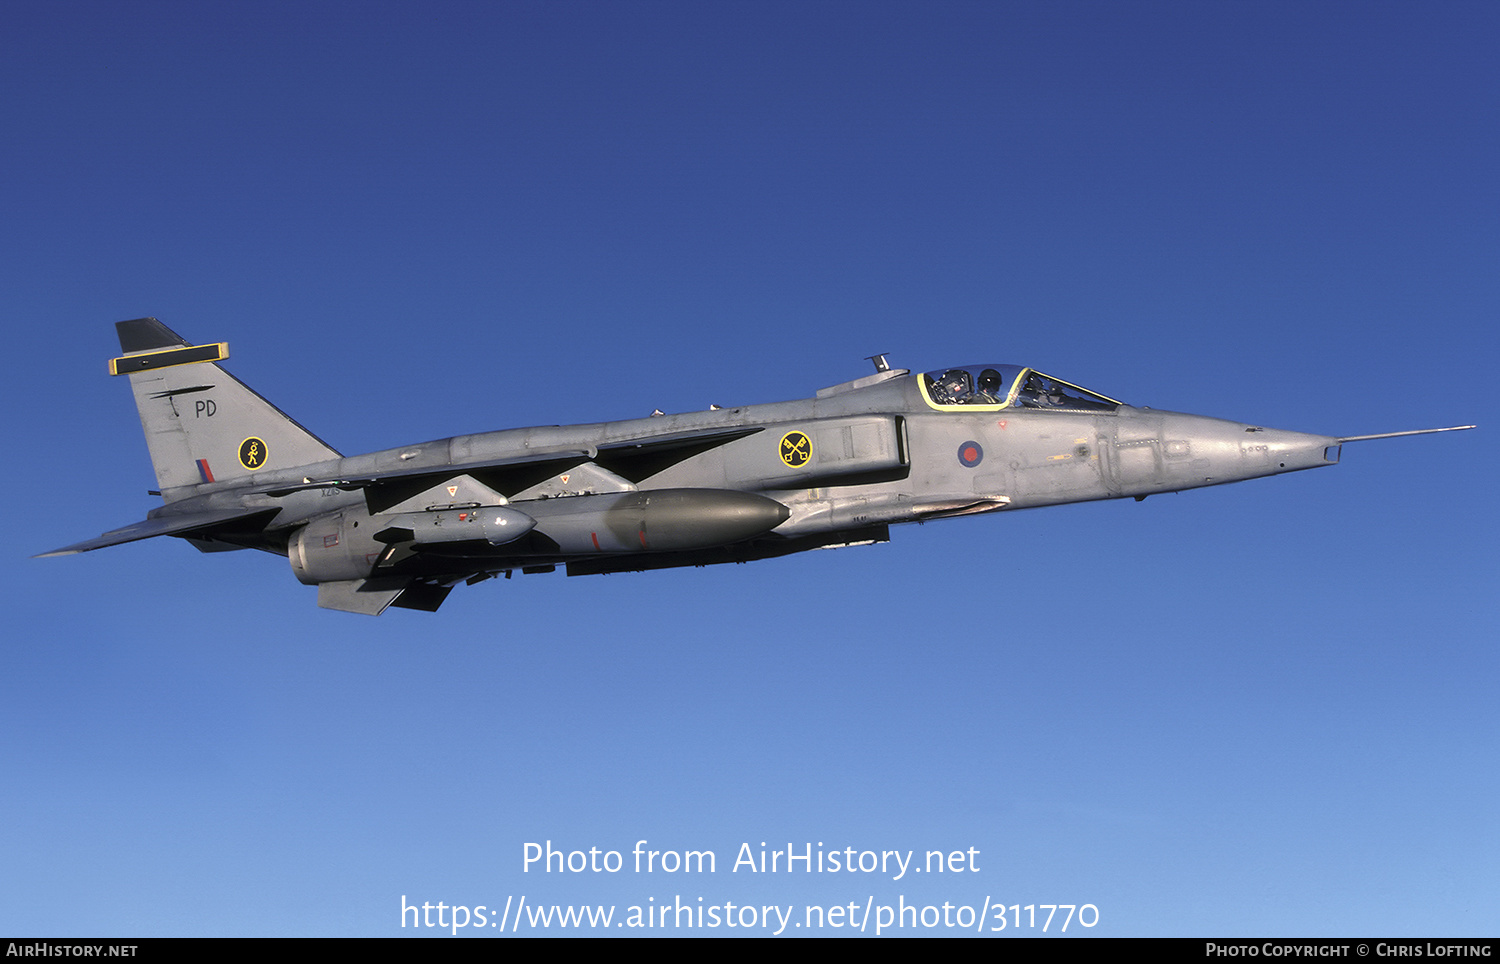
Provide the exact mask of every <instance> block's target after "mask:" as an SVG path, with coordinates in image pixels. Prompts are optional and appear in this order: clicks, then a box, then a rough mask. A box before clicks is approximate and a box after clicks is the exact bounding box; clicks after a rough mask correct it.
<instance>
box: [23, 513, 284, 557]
mask: <svg viewBox="0 0 1500 964" xmlns="http://www.w3.org/2000/svg"><path fill="white" fill-rule="evenodd" d="M272 511H274V510H272ZM266 514H267V510H266V509H265V508H257V509H245V508H237V509H212V510H208V511H204V512H193V513H189V514H187V515H174V516H164V517H162V518H158V519H147V520H146V521H144V522H137V523H136V524H135V525H129V526H126V527H125V528H123V529H112V530H110V531H109V532H106V533H104V534H103V535H102V536H97V537H95V538H93V539H87V540H85V541H83V542H75V543H73V544H72V545H71V546H63V547H62V548H61V549H53V550H52V551H51V552H42V553H38V554H37V555H35V556H33V557H32V558H33V559H45V558H47V557H48V556H71V555H75V554H76V553H80V552H89V551H90V550H93V549H103V548H104V547H106V546H118V545H123V544H125V543H127V542H138V541H140V540H141V539H151V538H153V537H155V536H182V535H187V534H189V533H192V532H198V531H200V530H205V529H216V528H218V527H220V526H223V525H225V524H227V523H230V522H238V521H240V520H242V519H248V518H250V517H251V516H257V515H266Z"/></svg>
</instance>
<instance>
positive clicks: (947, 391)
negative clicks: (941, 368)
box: [932, 368, 969, 402]
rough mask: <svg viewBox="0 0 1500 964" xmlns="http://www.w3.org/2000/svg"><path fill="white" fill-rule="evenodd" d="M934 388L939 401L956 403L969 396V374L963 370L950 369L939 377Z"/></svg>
mask: <svg viewBox="0 0 1500 964" xmlns="http://www.w3.org/2000/svg"><path fill="white" fill-rule="evenodd" d="M932 387H933V388H934V389H935V390H936V392H935V393H936V394H937V396H938V398H939V400H941V401H944V402H956V401H958V400H960V399H962V398H963V397H964V396H965V395H967V394H969V373H968V372H966V371H964V370H963V369H962V368H954V369H950V370H949V371H946V372H943V374H942V375H940V376H938V380H937V381H936V382H934V383H933V386H932Z"/></svg>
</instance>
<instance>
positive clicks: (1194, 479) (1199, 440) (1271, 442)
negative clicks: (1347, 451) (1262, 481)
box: [1115, 413, 1339, 495]
mask: <svg viewBox="0 0 1500 964" xmlns="http://www.w3.org/2000/svg"><path fill="white" fill-rule="evenodd" d="M1154 415H1155V417H1153V416H1151V415H1148V416H1146V417H1145V418H1140V419H1134V418H1132V419H1131V420H1130V421H1126V420H1122V421H1121V423H1120V426H1119V428H1117V430H1116V449H1115V455H1116V460H1117V463H1118V468H1117V471H1118V473H1119V478H1120V482H1121V488H1122V493H1123V494H1125V495H1138V494H1147V493H1149V492H1152V491H1156V492H1162V491H1173V490H1177V489H1188V488H1197V487H1198V486H1204V485H1222V484H1224V483H1227V482H1240V481H1243V480H1245V479H1254V478H1259V477H1260V476H1265V475H1280V474H1282V473H1284V472H1298V471H1301V470H1303V469H1314V468H1318V467H1320V466H1324V465H1332V464H1334V463H1335V462H1337V461H1338V453H1339V440H1338V439H1337V438H1333V437H1331V436H1327V435H1312V434H1309V433H1306V432H1289V431H1286V430H1285V429H1275V428H1266V427H1265V426H1262V425H1251V424H1248V423H1245V422H1231V421H1227V420H1225V419H1217V418H1208V417H1205V416H1202V415H1187V414H1181V413H1154ZM1157 418H1159V421H1157Z"/></svg>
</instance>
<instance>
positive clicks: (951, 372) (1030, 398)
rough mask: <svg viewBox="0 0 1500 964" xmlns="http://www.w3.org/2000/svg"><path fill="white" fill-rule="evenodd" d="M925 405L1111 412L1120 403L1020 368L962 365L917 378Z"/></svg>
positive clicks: (954, 408) (955, 408)
mask: <svg viewBox="0 0 1500 964" xmlns="http://www.w3.org/2000/svg"><path fill="white" fill-rule="evenodd" d="M918 384H919V385H920V386H921V388H922V397H923V398H925V399H926V400H927V404H929V405H931V406H932V407H933V408H936V409H941V410H942V411H945V412H946V411H974V410H975V408H976V407H981V406H982V408H981V410H986V411H987V410H994V409H1000V408H1028V409H1031V408H1040V409H1051V410H1053V411H1068V412H1113V411H1114V410H1115V409H1117V408H1119V407H1120V406H1121V405H1123V404H1124V403H1123V402H1120V401H1117V400H1116V399H1113V398H1107V397H1105V396H1103V395H1100V394H1097V393H1095V392H1091V391H1089V390H1088V389H1086V388H1080V387H1078V386H1077V385H1074V384H1073V383H1072V382H1065V381H1063V380H1062V379H1060V378H1053V377H1052V376H1051V375H1043V374H1042V373H1041V372H1039V371H1037V370H1035V369H1033V368H1026V367H1025V366H1022V365H961V366H959V367H957V368H939V369H937V370H935V371H930V372H924V373H923V374H922V375H921V376H920V377H919V378H918Z"/></svg>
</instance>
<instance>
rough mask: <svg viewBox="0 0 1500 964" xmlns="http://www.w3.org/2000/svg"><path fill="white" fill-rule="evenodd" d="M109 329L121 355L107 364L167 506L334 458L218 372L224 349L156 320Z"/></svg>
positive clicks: (329, 450)
mask: <svg viewBox="0 0 1500 964" xmlns="http://www.w3.org/2000/svg"><path fill="white" fill-rule="evenodd" d="M115 329H116V331H118V333H119V335H120V350H121V351H122V352H124V353H125V354H124V355H123V356H121V357H119V358H115V359H112V360H111V361H110V363H109V373H110V374H111V375H125V376H127V377H128V378H129V379H130V388H131V391H132V392H133V393H134V394H135V405H136V410H137V411H138V412H139V413H140V416H141V428H142V429H144V430H145V433H146V447H147V448H148V449H149V450H150V452H151V464H152V466H153V467H154V468H155V469H156V481H157V484H158V485H159V486H160V487H161V491H162V495H163V497H164V498H166V499H167V500H168V501H171V500H172V499H173V497H174V493H173V490H178V492H177V493H176V496H177V497H179V498H180V497H182V496H183V495H186V494H187V493H186V492H183V491H181V490H183V488H184V487H186V486H197V485H202V484H205V483H208V482H224V481H227V480H230V479H236V478H245V477H249V476H251V475H253V474H254V473H256V472H258V471H260V470H261V469H266V468H272V469H279V468H291V467H293V466H298V465H306V464H308V463H310V462H322V461H325V460H327V459H336V458H339V453H338V452H337V451H336V450H334V448H333V447H332V446H330V445H329V444H328V443H326V442H324V441H323V440H322V439H320V438H318V437H317V436H316V435H314V434H312V433H311V432H309V431H308V430H307V429H305V428H303V427H302V426H301V425H298V424H297V423H296V422H295V421H293V420H292V419H291V417H290V416H288V415H287V414H286V413H285V412H283V411H281V410H280V409H279V408H277V407H276V406H275V405H272V404H271V403H270V402H268V401H266V400H265V399H264V398H262V397H261V396H260V395H258V394H257V393H256V392H255V391H254V390H252V389H251V388H249V387H248V386H246V385H245V384H244V383H243V382H241V381H240V380H239V379H237V378H235V377H234V376H233V375H231V374H229V373H228V372H226V371H225V370H224V369H223V368H220V367H219V364H218V363H219V362H221V361H223V360H224V359H225V358H228V357H229V346H228V345H226V344H224V343H222V342H220V343H218V344H210V345H191V344H189V343H188V342H187V341H186V340H185V339H184V338H183V337H182V336H181V335H179V334H177V333H176V332H175V331H173V330H172V329H170V328H168V327H167V326H166V325H164V324H162V323H161V322H159V321H157V320H156V319H155V318H137V319H135V320H133V321H122V322H118V323H117V324H116V325H115Z"/></svg>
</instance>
